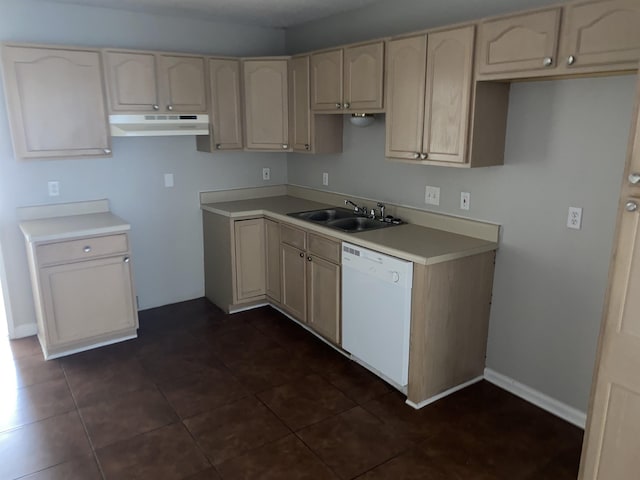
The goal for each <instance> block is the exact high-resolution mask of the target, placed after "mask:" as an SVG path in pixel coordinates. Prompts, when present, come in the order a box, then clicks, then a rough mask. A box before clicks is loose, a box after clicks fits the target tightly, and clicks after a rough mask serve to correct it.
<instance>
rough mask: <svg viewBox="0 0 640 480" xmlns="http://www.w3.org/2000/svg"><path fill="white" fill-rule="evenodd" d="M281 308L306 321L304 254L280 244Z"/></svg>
mask: <svg viewBox="0 0 640 480" xmlns="http://www.w3.org/2000/svg"><path fill="white" fill-rule="evenodd" d="M280 252H281V253H280V261H281V262H282V264H281V265H282V268H281V274H282V283H281V285H282V306H283V307H284V308H285V310H287V311H288V312H289V313H290V314H291V315H293V316H294V317H295V318H297V319H298V320H300V321H301V322H306V321H307V277H306V263H307V261H306V259H305V255H304V252H303V251H302V250H299V249H297V248H295V247H292V246H290V245H287V244H284V243H282V244H280Z"/></svg>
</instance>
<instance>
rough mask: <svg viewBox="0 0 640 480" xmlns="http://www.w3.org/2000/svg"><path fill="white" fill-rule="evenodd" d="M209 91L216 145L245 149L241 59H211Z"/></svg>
mask: <svg viewBox="0 0 640 480" xmlns="http://www.w3.org/2000/svg"><path fill="white" fill-rule="evenodd" d="M209 92H210V94H211V124H212V125H213V139H214V142H215V149H216V150H239V149H242V104H241V101H240V62H239V61H238V60H221V59H211V60H209Z"/></svg>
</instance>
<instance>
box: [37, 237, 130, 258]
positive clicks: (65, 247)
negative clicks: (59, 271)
mask: <svg viewBox="0 0 640 480" xmlns="http://www.w3.org/2000/svg"><path fill="white" fill-rule="evenodd" d="M128 250H129V246H128V243H127V235H126V234H125V233H123V234H119V235H108V236H105V237H92V238H83V239H80V240H69V241H67V242H59V243H49V244H47V245H39V246H38V247H37V251H36V252H37V253H36V255H37V257H38V263H39V264H40V265H51V264H54V263H65V262H73V261H77V260H86V259H89V258H95V257H102V256H105V255H112V254H116V253H126V252H127V251H128Z"/></svg>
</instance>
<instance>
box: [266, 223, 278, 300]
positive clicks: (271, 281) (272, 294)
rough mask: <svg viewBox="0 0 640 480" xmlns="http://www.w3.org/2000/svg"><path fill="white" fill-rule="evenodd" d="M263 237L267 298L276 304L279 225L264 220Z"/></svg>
mask: <svg viewBox="0 0 640 480" xmlns="http://www.w3.org/2000/svg"><path fill="white" fill-rule="evenodd" d="M264 226H265V236H266V240H267V254H266V257H265V260H266V262H265V265H266V269H267V296H268V297H269V298H271V299H272V300H275V301H276V302H279V301H280V224H278V223H276V222H274V221H273V220H265V221H264Z"/></svg>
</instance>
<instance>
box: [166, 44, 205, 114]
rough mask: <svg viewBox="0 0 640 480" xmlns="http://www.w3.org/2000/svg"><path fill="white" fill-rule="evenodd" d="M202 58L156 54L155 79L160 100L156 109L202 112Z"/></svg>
mask: <svg viewBox="0 0 640 480" xmlns="http://www.w3.org/2000/svg"><path fill="white" fill-rule="evenodd" d="M204 68H205V67H204V58H202V57H191V56H187V55H159V57H158V83H159V86H160V91H161V92H162V95H161V97H162V99H163V100H164V104H163V105H160V111H173V112H176V113H184V112H191V113H206V112H207V95H206V87H205V80H204V79H205V74H204V71H205V70H204Z"/></svg>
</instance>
